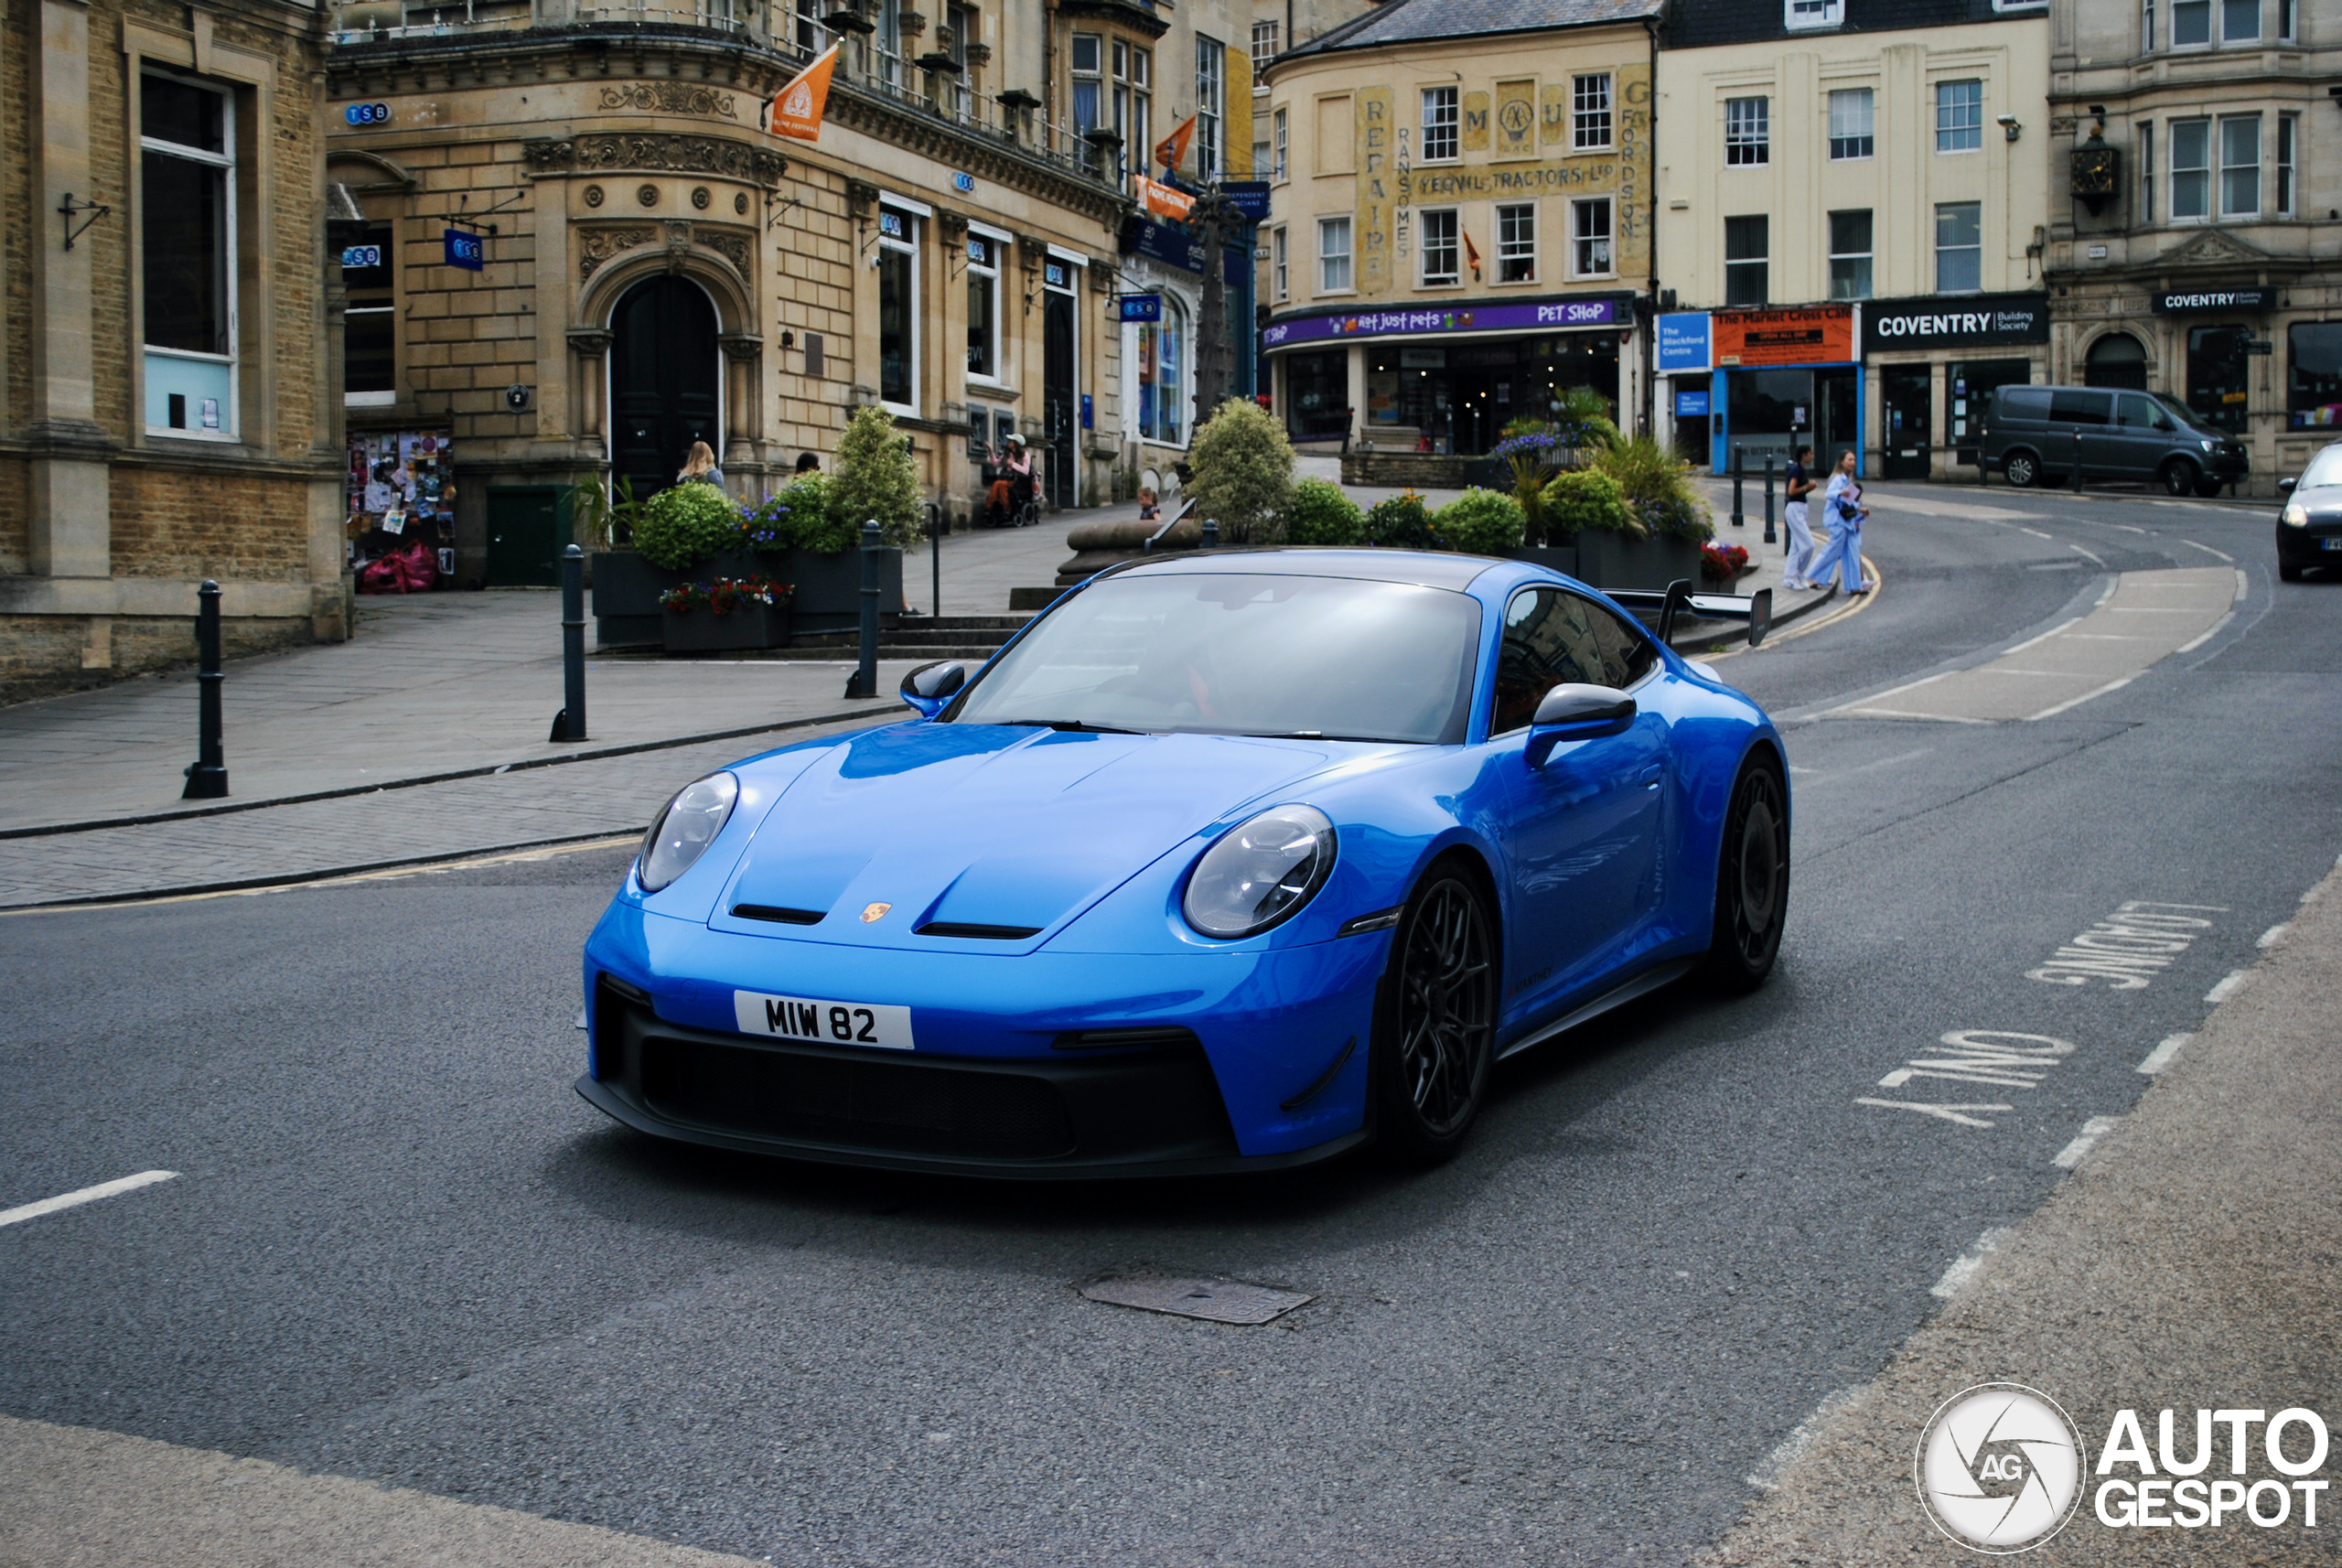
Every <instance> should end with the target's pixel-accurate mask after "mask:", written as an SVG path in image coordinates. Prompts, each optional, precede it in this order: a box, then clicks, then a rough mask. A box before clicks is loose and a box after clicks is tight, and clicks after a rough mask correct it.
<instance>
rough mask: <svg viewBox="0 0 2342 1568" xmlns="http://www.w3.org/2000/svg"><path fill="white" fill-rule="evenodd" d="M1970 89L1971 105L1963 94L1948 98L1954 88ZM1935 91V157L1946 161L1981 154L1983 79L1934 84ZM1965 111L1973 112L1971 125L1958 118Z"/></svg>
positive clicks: (1956, 78) (1947, 81)
mask: <svg viewBox="0 0 2342 1568" xmlns="http://www.w3.org/2000/svg"><path fill="white" fill-rule="evenodd" d="M1971 87H1972V88H1974V89H1975V90H1976V96H1975V98H1974V99H1973V100H1972V101H1970V100H1969V99H1968V98H1967V95H1966V93H1964V92H1962V93H1961V95H1960V97H1958V98H1954V97H1952V96H1950V93H1951V91H1952V90H1953V89H1955V88H1963V89H1964V88H1971ZM1935 88H1936V151H1937V153H1939V155H1941V156H1946V157H1956V156H1959V155H1961V154H1962V153H1981V152H1982V151H1983V150H1984V79H1983V78H1982V77H1978V76H1959V77H1951V78H1948V79H1946V80H1945V81H1939V82H1937V83H1936V84H1935ZM1966 110H1973V111H1974V113H1975V120H1974V123H1973V124H1967V123H1965V122H1964V120H1963V118H1962V115H1961V112H1962V111H1966ZM1964 138H1972V141H1971V140H1964Z"/></svg>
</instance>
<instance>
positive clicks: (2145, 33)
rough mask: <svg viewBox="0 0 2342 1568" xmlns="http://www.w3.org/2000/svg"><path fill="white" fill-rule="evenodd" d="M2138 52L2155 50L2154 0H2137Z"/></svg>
mask: <svg viewBox="0 0 2342 1568" xmlns="http://www.w3.org/2000/svg"><path fill="white" fill-rule="evenodd" d="M2139 52H2140V53H2141V54H2150V55H2151V54H2153V53H2154V52H2155V0H2139Z"/></svg>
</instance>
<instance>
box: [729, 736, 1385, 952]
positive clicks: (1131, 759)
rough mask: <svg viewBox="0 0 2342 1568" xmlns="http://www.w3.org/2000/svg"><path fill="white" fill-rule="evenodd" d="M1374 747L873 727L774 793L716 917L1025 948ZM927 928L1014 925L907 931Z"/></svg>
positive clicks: (796, 932)
mask: <svg viewBox="0 0 2342 1568" xmlns="http://www.w3.org/2000/svg"><path fill="white" fill-rule="evenodd" d="M1379 749H1383V748H1370V747H1363V746H1356V745H1345V744H1342V743H1338V742H1312V741H1288V740H1268V739H1254V738H1250V737H1245V736H1206V735H1161V736H1127V735H1092V734H1082V733H1061V732H1058V731H1051V730H1042V731H1035V730H1033V729H1031V728H1027V727H1009V726H1004V725H956V724H954V725H940V724H920V725H904V726H901V727H899V728H894V729H886V730H879V731H874V732H871V733H867V734H865V735H862V736H856V737H854V739H853V740H851V741H849V742H847V743H845V744H843V745H841V746H837V747H835V748H833V750H831V751H829V752H828V753H826V754H825V755H824V756H822V757H821V758H820V759H819V760H817V761H815V762H814V763H813V764H812V765H811V767H808V768H805V769H804V770H803V771H802V772H801V773H799V774H798V775H797V776H796V778H795V779H794V781H793V782H791V783H789V784H788V785H787V786H786V787H785V788H783V789H782V790H781V793H780V796H779V800H776V801H775V802H774V803H773V806H772V808H771V810H770V811H768V812H767V813H766V815H765V818H764V821H763V822H760V823H759V824H758V825H757V831H756V832H755V835H754V836H753V837H752V838H751V839H750V840H749V843H748V847H747V853H746V854H744V855H743V856H742V858H741V861H740V864H739V865H738V866H737V868H736V870H735V871H734V873H733V875H732V880H731V884H730V886H728V887H727V888H726V889H725V893H724V895H723V897H722V898H721V900H720V901H719V902H718V905H717V908H716V910H715V913H714V917H713V919H712V921H711V924H713V925H714V926H716V927H717V928H719V929H725V930H736V931H743V932H753V933H756V934H758V935H763V936H773V937H780V936H786V937H793V938H797V939H799V940H814V941H824V942H847V943H852V944H854V945H856V946H878V947H895V946H908V947H919V948H929V947H932V946H933V945H934V944H935V943H937V942H938V941H941V940H950V941H951V946H952V947H953V949H955V950H967V949H969V948H970V947H972V946H973V947H976V948H980V949H981V950H994V951H1021V950H1026V949H1027V948H1029V947H1031V946H1032V945H1034V944H1035V943H1037V942H1039V941H1042V940H1047V936H1048V934H1049V933H1051V932H1053V931H1054V930H1056V929H1058V927H1060V926H1062V925H1063V924H1064V923H1065V922H1066V921H1068V920H1069V919H1071V918H1073V917H1074V916H1076V915H1078V914H1080V912H1081V911H1082V910H1083V909H1085V908H1088V907H1089V906H1090V904H1092V903H1094V902H1095V901H1096V900H1097V899H1099V898H1101V897H1104V896H1105V895H1106V894H1107V893H1109V892H1111V891H1112V890H1113V888H1114V887H1116V886H1119V885H1120V884H1122V883H1123V882H1124V881H1125V880H1127V879H1128V878H1130V877H1131V876H1133V875H1136V874H1137V873H1138V872H1139V871H1140V870H1142V869H1144V867H1145V866H1147V865H1150V864H1151V863H1153V862H1154V861H1155V860H1157V859H1159V858H1160V857H1161V856H1162V855H1164V854H1166V853H1167V852H1169V851H1171V850H1173V849H1175V848H1176V847H1177V846H1178V845H1180V844H1181V843H1185V842H1186V841H1187V840H1188V839H1189V838H1191V837H1192V836H1193V835H1194V834H1195V833H1197V832H1198V831H1200V830H1201V829H1203V828H1205V827H1208V826H1209V825H1210V824H1212V823H1213V822H1218V821H1219V820H1221V819H1222V818H1224V817H1226V816H1227V815H1228V814H1229V813H1230V812H1232V811H1240V810H1241V809H1242V808H1243V807H1244V806H1245V805H1246V804H1247V803H1248V802H1252V801H1255V800H1258V801H1260V803H1261V804H1262V805H1263V806H1266V805H1274V804H1277V803H1278V801H1279V800H1282V799H1284V795H1283V794H1282V791H1284V790H1286V789H1289V788H1290V787H1292V786H1294V785H1295V784H1297V783H1298V782H1299V781H1301V780H1303V779H1308V778H1309V777H1311V776H1312V775H1314V774H1317V773H1321V772H1323V771H1325V770H1326V769H1327V767H1328V766H1330V765H1332V764H1334V763H1336V762H1338V761H1342V760H1348V759H1351V758H1355V757H1359V754H1360V753H1362V752H1369V753H1370V752H1371V751H1374V750H1379ZM755 769H756V765H754V764H750V765H748V766H747V768H743V769H742V771H743V772H744V773H747V774H749V775H753V774H754V772H755ZM1266 796H1275V797H1276V798H1275V799H1263V797H1266ZM743 905H748V906H760V907H763V908H768V909H779V910H790V911H798V912H799V913H798V915H797V916H796V917H795V919H796V920H797V921H798V922H800V923H775V922H774V921H773V920H771V919H764V920H757V919H747V918H740V917H736V916H735V915H733V914H732V913H731V911H732V910H733V909H735V908H738V907H740V906H743ZM880 905H884V906H886V908H885V909H884V911H883V912H880V913H878V914H876V915H875V916H872V917H871V918H865V915H868V914H869V912H870V911H871V910H874V909H876V908H877V907H878V906H880ZM816 913H818V914H819V915H820V917H821V918H820V919H819V921H818V923H803V922H804V918H805V917H806V916H809V915H813V914H816ZM930 925H957V926H963V927H965V926H975V927H994V928H1001V929H1004V930H1015V931H1018V932H1019V933H1020V935H1019V936H1018V937H1016V938H1009V937H1006V936H1004V935H1003V936H1001V937H994V938H964V939H963V938H952V939H945V938H939V937H933V936H930V937H925V938H921V937H918V936H915V935H914V933H915V932H917V931H918V930H919V929H920V928H922V927H927V926H930Z"/></svg>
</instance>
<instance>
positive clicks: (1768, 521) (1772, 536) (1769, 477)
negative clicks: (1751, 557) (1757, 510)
mask: <svg viewBox="0 0 2342 1568" xmlns="http://www.w3.org/2000/svg"><path fill="white" fill-rule="evenodd" d="M1765 542H1766V543H1767V544H1778V543H1779V542H1781V536H1780V535H1779V534H1778V533H1776V532H1773V455H1772V454H1771V453H1770V452H1767V453H1766V454H1765Z"/></svg>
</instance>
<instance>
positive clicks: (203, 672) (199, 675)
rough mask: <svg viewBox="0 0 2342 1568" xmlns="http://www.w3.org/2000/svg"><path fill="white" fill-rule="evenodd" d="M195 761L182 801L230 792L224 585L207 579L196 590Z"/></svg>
mask: <svg viewBox="0 0 2342 1568" xmlns="http://www.w3.org/2000/svg"><path fill="white" fill-rule="evenodd" d="M195 593H196V612H195V657H196V672H195V693H196V746H195V760H194V761H193V762H192V763H190V764H188V769H187V788H186V789H183V790H181V791H180V792H179V799H180V800H220V799H221V798H223V797H224V796H225V795H226V794H227V793H228V759H227V755H226V743H225V742H224V741H223V740H222V739H221V738H220V682H224V681H225V680H227V678H228V677H227V676H225V675H223V674H221V673H220V585H219V584H217V583H215V582H213V581H212V580H211V579H210V578H209V577H206V578H205V579H204V580H203V586H201V587H199V588H198V589H197V590H196V591H195Z"/></svg>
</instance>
